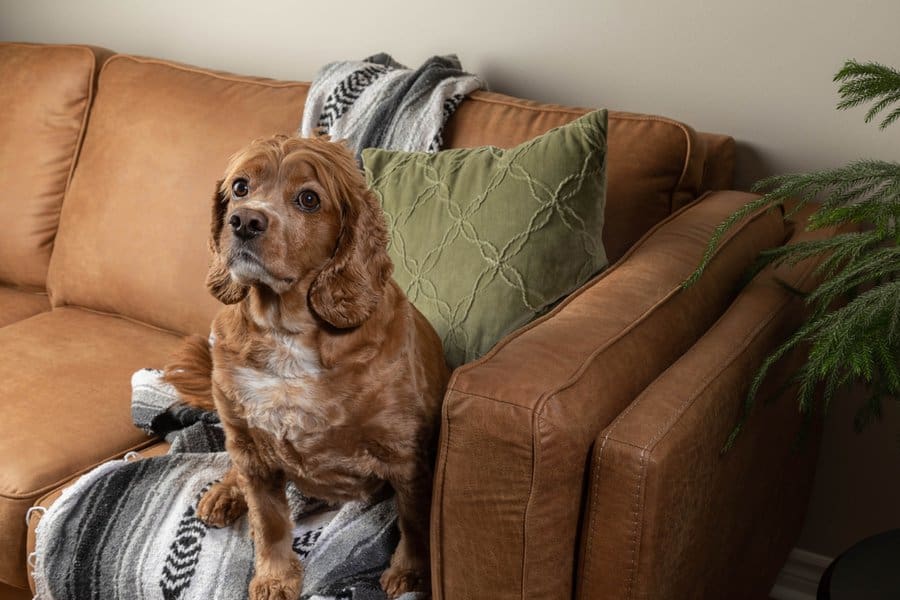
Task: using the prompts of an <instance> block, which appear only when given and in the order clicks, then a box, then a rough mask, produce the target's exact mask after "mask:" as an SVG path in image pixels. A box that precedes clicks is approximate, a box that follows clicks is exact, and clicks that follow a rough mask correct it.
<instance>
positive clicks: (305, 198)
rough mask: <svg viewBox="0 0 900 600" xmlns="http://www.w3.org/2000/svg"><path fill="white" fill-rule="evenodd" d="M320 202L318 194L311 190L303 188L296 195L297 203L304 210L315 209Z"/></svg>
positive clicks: (310, 210)
mask: <svg viewBox="0 0 900 600" xmlns="http://www.w3.org/2000/svg"><path fill="white" fill-rule="evenodd" d="M320 204H321V202H320V200H319V195H318V194H317V193H315V192H314V191H312V190H303V191H302V192H300V194H298V195H297V205H298V206H299V207H300V209H301V210H305V211H306V212H313V211H314V210H317V209H318V208H319V205H320Z"/></svg>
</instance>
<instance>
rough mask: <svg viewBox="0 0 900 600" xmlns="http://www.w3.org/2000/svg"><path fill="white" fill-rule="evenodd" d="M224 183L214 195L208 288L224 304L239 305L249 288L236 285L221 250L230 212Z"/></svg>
mask: <svg viewBox="0 0 900 600" xmlns="http://www.w3.org/2000/svg"><path fill="white" fill-rule="evenodd" d="M222 183H223V182H222V181H219V182H217V183H216V191H215V193H214V194H213V205H212V223H211V229H210V237H209V252H210V255H211V258H210V263H209V272H208V273H207V274H206V287H207V288H209V291H210V293H211V294H212V295H213V296H215V297H216V298H217V299H218V300H219V302H221V303H222V304H237V303H238V302H240V301H241V300H243V299H244V297H245V296H246V295H247V292H248V291H249V288H248V287H247V286H246V285H241V284H239V283H236V282H235V281H234V279H232V278H231V273H229V272H228V266H227V265H226V264H225V259H224V258H223V257H222V253H221V251H220V248H219V237H220V236H221V235H222V229H223V228H224V227H225V213H226V212H228V197H227V196H225V193H224V192H223V191H222Z"/></svg>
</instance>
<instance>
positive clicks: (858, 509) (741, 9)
mask: <svg viewBox="0 0 900 600" xmlns="http://www.w3.org/2000/svg"><path fill="white" fill-rule="evenodd" d="M898 27H900V2H898V0H857V1H848V2H840V3H838V2H832V1H829V0H794V1H792V2H785V1H779V0H756V1H752V2H751V1H746V0H744V1H740V2H738V1H735V0H720V1H714V0H681V1H680V2H662V1H655V2H649V1H647V0H556V1H553V2H536V3H526V2H522V1H510V0H498V1H493V2H492V1H489V0H456V1H454V2H441V3H437V2H427V1H425V0H383V1H382V2H373V1H367V2H360V1H357V0H343V1H342V2H333V3H321V2H317V3H312V2H296V1H290V0H271V1H266V0H256V1H253V2H234V1H231V0H197V1H192V2H174V1H171V0H168V1H162V0H161V1H151V0H128V1H125V0H81V1H80V2H58V1H53V0H29V1H28V2H23V1H21V0H19V1H16V0H0V40H23V41H40V42H85V43H92V44H97V45H101V46H106V47H108V48H112V49H115V50H118V51H120V52H129V53H136V54H144V55H150V56H157V57H164V58H170V59H174V60H179V61H183V62H188V63H193V64H198V65H202V66H206V67H212V68H217V69H223V70H228V71H234V72H238V73H247V74H254V75H265V76H270V77H277V78H284V79H300V80H309V79H311V78H312V77H313V75H314V74H315V71H316V69H317V68H318V66H320V65H321V64H323V63H325V62H328V61H332V60H338V59H344V58H361V57H363V56H366V55H368V54H372V53H375V52H378V51H382V50H384V51H387V52H390V53H392V54H393V55H394V56H395V58H397V59H398V60H400V61H401V62H405V63H407V64H411V65H414V64H417V63H418V62H420V61H421V60H423V59H424V58H426V57H427V56H429V55H431V54H439V53H446V52H456V53H457V54H459V56H460V58H461V59H462V61H463V64H464V66H466V67H467V68H468V69H469V70H471V71H474V72H477V73H480V74H481V75H483V76H484V77H485V78H486V79H487V80H488V81H489V82H490V84H491V87H492V88H493V89H494V90H496V91H500V92H505V93H509V94H514V95H518V96H524V97H530V98H534V99H537V100H542V101H551V102H559V103H565V104H574V105H581V106H595V107H602V106H605V107H610V108H616V109H622V110H631V111H639V112H650V113H657V114H663V115H667V116H670V117H673V118H676V119H680V120H683V121H685V122H687V123H689V124H691V125H693V126H694V127H695V128H697V129H700V130H706V131H719V132H727V133H730V134H731V135H734V136H735V137H736V138H737V140H738V142H739V156H738V165H739V166H738V169H739V171H738V185H739V187H746V186H748V185H749V184H750V183H751V182H752V181H754V180H755V179H757V178H759V177H761V176H764V175H769V174H772V173H776V172H785V171H795V170H807V169H812V168H822V167H829V166H837V165H840V164H842V163H845V162H847V161H849V160H852V159H856V158H861V157H873V158H886V159H892V160H895V159H897V158H898V156H900V125H897V126H895V127H894V128H893V129H891V130H888V131H887V132H882V133H879V132H878V131H877V129H876V128H875V127H872V126H864V125H863V124H862V114H863V110H861V109H857V110H853V111H847V112H842V113H838V112H836V111H835V110H834V105H835V103H836V99H837V94H836V86H835V85H834V84H833V83H832V81H831V78H832V76H833V74H834V73H835V72H836V71H837V69H838V68H839V67H840V66H841V64H842V63H843V61H844V60H845V59H846V58H857V59H859V60H877V61H880V62H883V63H886V64H890V65H894V66H898V67H900V43H898V38H897V32H898ZM298 118H299V116H298ZM835 412H836V413H842V412H845V411H843V410H839V411H835ZM897 412H898V411H892V412H891V413H890V419H889V422H888V423H886V424H884V425H882V426H880V427H879V428H878V429H876V430H875V431H874V433H873V432H869V433H867V434H864V436H863V437H857V436H856V435H855V434H853V433H852V431H851V430H850V427H849V419H848V418H847V415H845V414H836V415H835V417H836V419H833V420H832V422H831V424H830V425H829V427H828V429H827V434H826V442H825V451H824V452H823V455H822V456H823V458H822V463H821V466H820V471H819V479H818V481H817V488H816V490H817V492H816V493H817V496H816V498H814V500H813V504H812V510H811V512H810V520H809V522H808V523H807V527H806V531H805V532H804V535H803V538H802V539H801V542H800V545H801V547H804V548H806V549H808V550H811V551H813V552H818V553H820V554H826V555H831V556H833V555H835V554H836V553H838V552H839V551H840V550H841V549H842V548H844V547H846V546H847V545H848V544H850V543H852V542H853V541H855V540H856V539H857V538H858V537H860V536H861V535H867V534H868V533H870V532H874V531H877V530H879V529H883V528H886V527H889V526H894V527H896V526H898V525H900V522H898V519H900V517H898V511H897V507H898V506H900V483H898V482H900V478H898V476H897V475H898V471H897V466H898V456H900V447H898V445H897V443H896V434H897V433H898V432H900V416H898V415H897ZM888 465H890V466H888ZM867 497H871V498H876V497H877V501H876V502H872V501H870V500H867ZM835 523H839V525H838V526H835Z"/></svg>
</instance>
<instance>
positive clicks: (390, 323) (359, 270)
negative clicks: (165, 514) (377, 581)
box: [165, 135, 449, 600]
mask: <svg viewBox="0 0 900 600" xmlns="http://www.w3.org/2000/svg"><path fill="white" fill-rule="evenodd" d="M212 213H213V214H212V235H211V239H210V249H211V253H212V263H211V267H210V271H209V275H208V278H207V285H208V287H209V289H210V291H211V292H212V294H213V295H214V296H215V297H216V298H218V299H219V300H221V301H222V302H223V303H224V304H225V305H226V306H225V307H223V308H222V310H221V311H220V312H219V313H218V315H217V316H216V317H215V320H214V321H213V325H212V331H213V334H214V336H215V344H214V345H213V346H212V348H211V349H210V347H209V345H208V344H207V342H206V340H205V339H203V338H200V337H199V336H194V337H192V338H188V339H187V340H186V342H185V344H184V345H183V346H182V348H181V349H180V350H179V352H178V353H177V354H176V355H175V356H174V357H173V359H172V361H171V362H170V364H169V365H168V366H167V367H166V370H165V377H166V379H167V380H168V381H169V382H170V383H172V384H173V385H174V386H175V387H176V388H177V389H178V390H179V391H180V392H181V393H182V395H183V396H184V397H185V398H186V399H187V400H188V401H189V402H190V403H192V404H195V405H198V406H201V407H204V408H213V407H214V408H215V409H216V410H217V411H218V413H219V417H220V419H221V421H222V425H223V426H224V429H225V436H226V448H227V450H228V453H229V455H230V457H231V461H232V467H231V470H230V471H229V472H228V473H227V474H226V475H225V476H224V478H223V479H222V480H221V481H220V482H219V483H217V484H215V485H214V486H212V487H211V488H210V489H209V491H208V492H207V493H206V494H205V495H204V496H203V498H202V499H201V501H200V503H199V505H198V508H197V514H198V516H199V517H200V519H202V520H203V521H204V522H206V523H207V524H209V525H212V526H216V527H224V526H227V525H229V524H231V523H233V522H234V521H235V520H236V519H237V518H239V517H240V516H241V515H242V514H243V513H244V512H245V511H246V512H248V513H249V518H250V525H251V531H252V532H253V536H254V545H255V549H256V557H255V566H256V571H255V575H254V577H253V579H252V581H251V582H250V598H251V600H263V599H265V600H276V599H277V600H282V599H283V600H295V599H296V598H297V597H298V596H299V594H300V591H301V587H302V581H303V569H302V566H301V564H300V562H299V561H298V560H297V557H296V555H295V554H294V552H293V551H292V550H291V528H292V523H291V519H290V514H289V511H288V505H287V500H286V496H285V488H284V486H285V483H286V481H288V480H290V481H293V482H294V483H295V484H296V485H297V487H298V489H300V490H301V491H302V492H304V493H305V494H307V495H309V496H312V497H315V498H320V499H323V500H327V501H332V502H343V501H347V500H356V499H373V498H375V497H377V496H379V495H380V494H382V493H385V492H386V491H389V490H390V489H392V490H393V491H394V492H395V493H396V499H397V508H398V513H399V519H398V521H399V527H400V533H401V536H400V542H399V545H398V546H397V549H396V551H395V552H394V555H393V557H392V558H391V563H390V567H389V568H388V569H387V570H386V571H385V572H384V574H383V575H382V577H381V585H382V587H383V588H384V590H385V592H387V594H388V596H389V597H392V598H394V597H396V596H399V595H400V594H402V593H405V592H407V591H413V590H419V591H426V592H428V591H429V588H430V585H429V579H430V578H429V569H430V561H429V552H428V551H429V548H428V545H429V537H428V523H429V509H430V503H431V485H432V468H433V464H432V461H433V446H434V443H435V436H436V431H437V424H438V415H439V412H440V405H441V400H442V398H443V394H444V390H445V388H446V385H447V379H448V377H449V372H448V369H447V366H446V363H445V361H444V355H443V351H442V348H441V341H440V339H439V338H438V336H437V334H436V333H435V331H434V329H432V327H431V325H430V324H429V323H428V321H427V320H426V319H425V317H423V316H422V314H421V313H419V311H418V310H416V308H415V307H414V306H413V305H412V304H410V302H409V301H408V300H407V298H406V296H405V295H404V293H403V291H402V290H401V289H400V288H399V287H398V286H397V284H396V283H395V282H394V280H393V279H392V278H391V272H392V269H393V265H392V263H391V260H390V258H389V257H388V255H387V252H386V245H387V232H386V228H385V222H384V216H383V213H382V211H381V207H380V206H379V204H378V201H377V200H376V198H375V197H374V195H373V194H372V193H371V192H370V191H369V189H368V188H367V187H366V183H365V180H364V178H363V176H362V174H361V173H360V171H359V169H358V167H357V165H356V162H355V160H354V158H353V156H352V154H351V153H350V152H349V150H347V148H346V147H345V146H344V145H342V144H340V143H335V142H330V141H327V140H325V139H300V138H295V137H287V136H283V135H279V136H275V137H271V138H266V139H260V140H256V141H254V142H252V143H251V144H250V145H249V146H248V147H247V148H246V149H244V150H243V151H241V152H239V153H238V154H236V155H235V156H234V157H233V158H232V159H231V162H230V164H229V165H228V168H227V170H226V173H225V178H224V179H223V180H222V181H221V182H220V183H219V184H218V185H217V187H216V193H215V197H214V199H213V210H212Z"/></svg>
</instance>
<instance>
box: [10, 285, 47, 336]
mask: <svg viewBox="0 0 900 600" xmlns="http://www.w3.org/2000/svg"><path fill="white" fill-rule="evenodd" d="M47 310H50V300H49V299H48V298H47V294H45V293H43V292H23V291H20V290H17V289H14V288H11V287H6V286H2V285H0V327H3V326H4V325H9V324H10V323H15V322H16V321H21V320H22V319H27V318H28V317H31V316H33V315H36V314H38V313H40V312H44V311H47Z"/></svg>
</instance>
